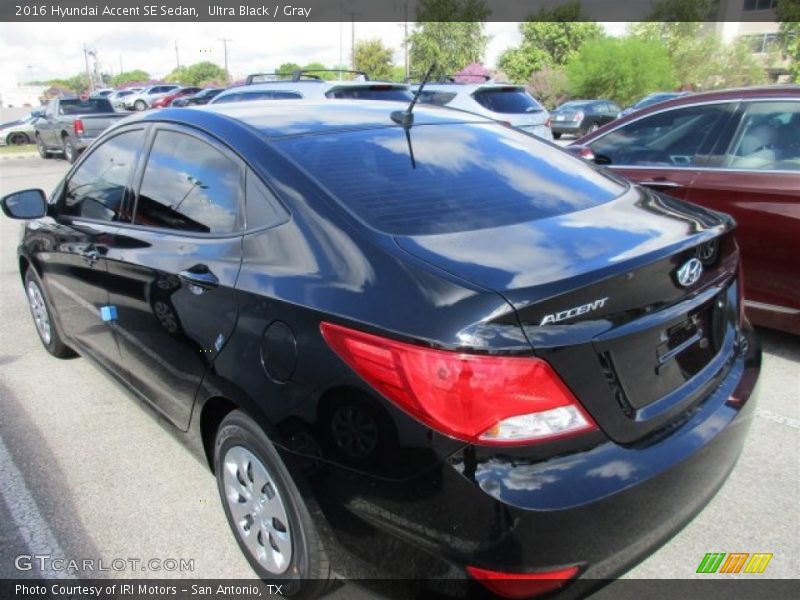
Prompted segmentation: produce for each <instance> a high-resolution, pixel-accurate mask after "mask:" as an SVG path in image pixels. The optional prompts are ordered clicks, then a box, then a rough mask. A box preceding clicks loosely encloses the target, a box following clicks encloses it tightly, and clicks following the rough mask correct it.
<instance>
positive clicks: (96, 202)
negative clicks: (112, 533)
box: [37, 127, 144, 375]
mask: <svg viewBox="0 0 800 600" xmlns="http://www.w3.org/2000/svg"><path fill="white" fill-rule="evenodd" d="M143 142H144V128H143V127H138V128H132V129H128V130H126V131H121V132H120V133H118V134H116V135H114V136H112V137H110V138H107V139H106V140H105V141H104V142H102V143H101V144H99V145H97V146H95V147H93V148H92V149H91V150H89V151H87V154H86V155H85V157H84V158H83V159H82V160H81V161H80V163H79V164H78V165H77V166H76V167H75V168H74V169H73V171H72V172H71V173H69V174H68V175H67V177H66V179H65V180H64V182H63V183H62V185H61V186H60V187H59V189H58V190H56V192H55V194H54V201H55V203H56V205H55V207H54V209H53V215H54V217H53V220H52V222H51V223H48V225H47V227H48V228H50V231H49V232H48V237H49V238H50V239H51V240H52V244H51V247H50V248H48V249H46V251H43V252H41V253H39V254H38V255H37V258H38V259H39V261H40V265H41V268H42V273H43V279H44V282H45V285H46V286H47V289H48V292H49V293H50V297H51V298H52V299H53V303H54V305H55V307H56V312H57V313H58V316H59V322H60V324H61V326H62V329H63V331H64V334H65V335H66V336H68V337H69V339H70V342H71V343H74V344H75V345H76V346H77V347H78V348H79V349H80V350H81V351H82V352H84V353H85V352H88V353H90V354H91V355H92V356H93V357H94V358H95V359H96V360H98V361H99V362H101V363H103V364H104V365H105V366H106V367H109V368H111V369H113V370H117V371H119V372H120V373H121V374H123V375H124V369H123V368H122V367H121V366H120V362H121V361H120V354H119V349H118V347H117V344H116V341H115V336H114V333H113V330H112V329H111V327H110V322H109V321H105V320H104V319H103V316H102V308H103V307H106V306H108V305H109V296H108V270H107V254H108V249H109V248H110V247H113V246H114V245H115V244H116V243H117V241H116V235H117V230H118V227H119V224H120V223H121V222H124V221H125V220H126V219H127V218H128V210H127V206H128V204H129V201H130V200H131V199H132V198H131V196H132V194H131V184H132V181H133V175H134V172H135V165H136V161H137V160H138V157H139V154H140V152H141V148H142V145H143Z"/></svg>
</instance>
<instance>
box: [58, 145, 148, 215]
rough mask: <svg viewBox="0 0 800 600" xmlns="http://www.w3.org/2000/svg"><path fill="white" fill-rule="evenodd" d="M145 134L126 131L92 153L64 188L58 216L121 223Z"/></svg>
mask: <svg viewBox="0 0 800 600" xmlns="http://www.w3.org/2000/svg"><path fill="white" fill-rule="evenodd" d="M143 141H144V130H142V129H137V130H135V131H127V132H125V133H121V134H119V135H116V136H114V137H113V138H111V139H109V140H107V141H106V142H104V143H103V144H101V145H100V146H98V147H97V148H95V149H93V150H92V151H91V154H89V155H88V156H87V157H86V158H85V159H84V160H83V162H82V163H81V164H80V165H79V166H78V168H77V169H76V170H75V172H74V173H73V174H72V176H71V177H70V178H69V180H68V181H67V184H66V193H65V195H64V203H63V204H62V207H61V210H60V214H62V215H65V216H72V217H82V218H85V219H98V220H101V221H124V220H126V219H125V218H124V216H123V205H124V202H125V199H126V196H127V195H128V194H129V187H128V184H129V181H130V175H131V172H132V171H133V169H134V167H135V162H136V154H137V152H138V151H139V149H140V148H141V146H142V143H143Z"/></svg>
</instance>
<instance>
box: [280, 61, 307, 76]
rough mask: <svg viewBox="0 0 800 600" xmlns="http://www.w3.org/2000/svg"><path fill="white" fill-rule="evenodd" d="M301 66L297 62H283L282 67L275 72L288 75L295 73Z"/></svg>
mask: <svg viewBox="0 0 800 600" xmlns="http://www.w3.org/2000/svg"><path fill="white" fill-rule="evenodd" d="M300 68H301V67H300V65H298V64H297V63H292V62H289V63H283V64H282V65H281V66H280V67H278V68H277V70H276V71H275V72H276V73H277V74H278V75H285V76H288V75H291V74H292V73H294V72H295V71H299V70H300Z"/></svg>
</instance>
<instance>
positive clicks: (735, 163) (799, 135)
mask: <svg viewBox="0 0 800 600" xmlns="http://www.w3.org/2000/svg"><path fill="white" fill-rule="evenodd" d="M723 167H726V168H729V169H747V170H749V169H754V170H781V171H784V170H789V171H800V101H797V100H794V101H786V102H753V103H751V104H750V105H749V106H748V107H747V110H746V111H745V113H744V116H743V117H742V122H741V123H740V125H739V130H738V131H737V133H736V136H735V137H734V139H733V141H732V142H731V145H730V148H729V149H728V153H727V154H726V156H725V160H724V162H723Z"/></svg>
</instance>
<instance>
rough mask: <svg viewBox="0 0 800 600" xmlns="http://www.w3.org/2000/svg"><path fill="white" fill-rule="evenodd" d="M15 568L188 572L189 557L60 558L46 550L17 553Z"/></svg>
mask: <svg viewBox="0 0 800 600" xmlns="http://www.w3.org/2000/svg"><path fill="white" fill-rule="evenodd" d="M14 567H15V568H16V569H17V570H18V571H39V572H53V571H55V572H68V573H87V572H105V571H117V572H120V571H135V572H140V573H141V572H153V573H158V572H169V573H173V572H178V573H184V572H192V571H194V559H193V558H148V559H141V558H134V557H126V558H111V559H108V558H105V559H104V558H64V557H60V556H51V555H50V554H19V555H18V556H17V557H16V558H15V559H14Z"/></svg>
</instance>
